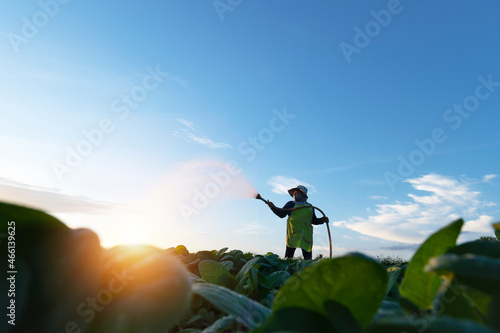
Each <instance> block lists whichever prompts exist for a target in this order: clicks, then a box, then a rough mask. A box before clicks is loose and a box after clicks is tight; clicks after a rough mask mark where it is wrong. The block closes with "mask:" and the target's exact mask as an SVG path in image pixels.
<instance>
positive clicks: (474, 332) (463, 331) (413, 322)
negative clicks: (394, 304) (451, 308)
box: [366, 316, 498, 333]
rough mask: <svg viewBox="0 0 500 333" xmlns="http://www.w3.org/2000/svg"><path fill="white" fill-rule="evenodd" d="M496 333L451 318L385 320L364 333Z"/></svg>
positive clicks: (477, 325) (480, 326)
mask: <svg viewBox="0 0 500 333" xmlns="http://www.w3.org/2000/svg"><path fill="white" fill-rule="evenodd" d="M402 332H406V333H422V332H425V333H443V332H453V333H498V332H497V331H495V330H493V329H491V328H489V327H486V326H483V325H480V324H478V323H475V322H473V321H469V320H459V319H454V318H451V317H446V316H440V317H428V318H411V317H410V318H408V317H395V318H386V319H383V320H380V321H377V322H375V323H374V324H373V325H372V326H370V327H369V328H368V330H367V331H366V333H402Z"/></svg>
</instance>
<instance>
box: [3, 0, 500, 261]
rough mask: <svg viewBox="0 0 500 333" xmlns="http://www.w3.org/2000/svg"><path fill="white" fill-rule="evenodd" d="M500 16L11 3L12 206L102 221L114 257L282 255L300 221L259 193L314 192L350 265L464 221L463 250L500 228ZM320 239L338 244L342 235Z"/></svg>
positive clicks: (337, 5)
mask: <svg viewBox="0 0 500 333" xmlns="http://www.w3.org/2000/svg"><path fill="white" fill-rule="evenodd" d="M4 6H6V5H4ZM499 9H500V5H499V4H498V3H497V2H495V1H483V2H481V5H480V6H479V5H477V4H474V3H472V2H460V3H456V2H452V1H440V2H438V3H437V2H431V1H410V0H406V1H403V0H402V1H394V0H390V1H370V2H368V1H364V2H360V1H357V2H348V1H335V2H331V1H317V2H315V3H314V4H312V3H310V2H306V1H273V2H264V1H260V2H250V1H245V0H241V1H236V0H235V1H227V0H221V1H205V2H194V1H193V2H190V1H161V2H160V1H147V2H143V3H139V2H127V3H124V2H118V1H108V2H106V3H100V2H95V1H92V2H88V1H87V2H79V1H67V3H66V2H65V1H61V2H59V1H56V0H46V1H44V0H42V1H39V2H37V1H25V2H22V3H11V4H9V5H8V7H7V6H6V7H5V8H3V10H2V11H0V18H1V19H0V61H1V63H2V66H1V67H0V75H1V78H2V79H1V80H0V94H1V98H0V115H1V119H2V121H1V122H0V151H1V154H0V199H1V200H4V201H11V202H18V203H22V204H26V205H30V206H34V207H39V208H42V209H44V210H47V211H48V212H50V213H52V214H54V215H55V216H57V217H59V218H60V219H61V220H63V221H64V222H65V223H66V224H68V225H69V226H71V227H74V228H91V229H92V230H94V231H96V232H97V233H98V235H99V237H100V239H101V242H102V243H103V244H104V245H105V246H111V245H114V244H122V243H150V244H154V245H157V246H159V247H170V246H176V245H178V244H184V245H186V246H187V247H188V249H189V250H191V251H198V250H205V249H208V250H210V249H220V248H223V247H229V248H237V249H242V250H244V251H252V252H256V253H266V252H268V251H272V252H275V253H278V254H280V255H282V254H283V253H284V247H285V231H286V228H285V221H284V220H280V219H279V218H278V217H276V216H274V214H272V212H271V211H270V210H269V209H268V208H267V207H266V206H265V205H264V204H263V203H262V202H260V201H257V200H250V199H248V197H249V196H250V195H251V193H253V191H259V192H260V193H261V194H262V196H263V197H264V198H266V199H270V200H271V201H273V202H274V203H275V204H276V205H279V206H281V205H284V204H285V203H286V202H287V201H288V200H289V196H288V194H286V192H285V190H286V189H287V188H289V187H291V186H295V185H298V184H303V185H306V186H308V188H309V194H310V195H309V201H310V202H311V203H312V204H314V205H315V206H318V207H319V208H321V209H322V210H323V211H324V212H325V213H326V214H327V215H328V216H329V218H330V221H331V230H332V238H333V247H334V255H341V254H344V253H346V252H349V251H361V252H364V253H366V254H368V255H373V256H375V255H379V254H385V255H399V256H401V257H409V256H410V255H411V254H412V253H413V251H414V250H415V248H416V246H417V244H420V243H421V242H422V241H423V240H424V239H425V238H426V237H427V236H428V235H429V234H430V233H432V232H434V231H436V230H437V229H439V228H440V227H442V226H444V225H446V224H448V223H449V222H451V221H452V220H454V219H456V218H459V217H462V218H464V219H465V220H466V221H467V223H466V225H465V227H464V232H463V233H462V236H461V238H460V241H467V240H471V239H476V238H478V237H480V236H483V235H493V233H492V231H491V226H490V224H491V223H492V222H496V221H499V220H500V210H499V206H498V204H499V203H500V178H499V177H498V175H499V174H500V172H499V171H498V165H499V163H498V162H499V148H500V147H499V143H500V132H499V131H498V124H500V112H499V108H500V63H499V62H498V59H500V47H499V46H500V45H499V44H500V41H499V40H498V33H497V32H498V31H499V30H500V22H499V21H498V19H497V14H496V13H498V11H499ZM235 170H236V171H235ZM214 175H215V176H214ZM214 177H215V178H214ZM217 177H218V178H217ZM227 177H229V178H227ZM228 179H229V182H226V180H228ZM214 184H215V185H214ZM214 186H215V187H214ZM207 191H208V192H207ZM210 191H212V192H210ZM200 193H201V194H200ZM207 193H208V194H207ZM195 206H196V207H195ZM315 245H316V246H315V248H314V249H313V252H314V253H315V254H317V253H323V254H326V253H327V252H328V239H327V235H326V228H325V227H324V226H318V227H316V228H315Z"/></svg>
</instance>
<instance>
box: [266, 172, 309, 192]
mask: <svg viewBox="0 0 500 333" xmlns="http://www.w3.org/2000/svg"><path fill="white" fill-rule="evenodd" d="M267 184H269V185H271V187H272V189H271V191H273V192H274V193H278V194H288V190H289V189H291V188H294V187H297V185H304V186H305V187H307V190H308V194H309V193H314V192H316V188H315V187H314V186H313V185H311V184H308V183H306V182H304V181H301V180H298V179H297V178H293V177H287V176H274V177H272V178H271V179H269V180H268V181H267Z"/></svg>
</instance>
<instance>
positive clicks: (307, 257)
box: [285, 246, 312, 260]
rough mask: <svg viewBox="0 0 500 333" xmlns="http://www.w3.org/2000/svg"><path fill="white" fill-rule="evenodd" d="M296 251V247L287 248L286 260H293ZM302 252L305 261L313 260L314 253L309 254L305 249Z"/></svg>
mask: <svg viewBox="0 0 500 333" xmlns="http://www.w3.org/2000/svg"><path fill="white" fill-rule="evenodd" d="M295 249H296V247H288V246H287V247H286V251H285V259H288V258H290V259H292V258H293V254H294V253H295ZM301 250H302V255H303V256H304V260H312V251H311V252H307V251H306V250H304V249H301Z"/></svg>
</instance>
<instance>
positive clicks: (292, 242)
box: [267, 185, 328, 260]
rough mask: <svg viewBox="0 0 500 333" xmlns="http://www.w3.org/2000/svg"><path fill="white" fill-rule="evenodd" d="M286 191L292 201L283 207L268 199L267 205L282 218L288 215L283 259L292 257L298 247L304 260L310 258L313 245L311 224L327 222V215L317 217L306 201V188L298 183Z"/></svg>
mask: <svg viewBox="0 0 500 333" xmlns="http://www.w3.org/2000/svg"><path fill="white" fill-rule="evenodd" d="M288 193H289V194H290V195H291V196H292V197H293V201H288V202H287V203H286V204H285V206H283V208H278V207H276V206H275V205H274V204H273V203H272V202H270V201H269V200H268V201H267V205H268V206H269V208H271V210H272V211H273V212H274V214H276V215H278V216H279V217H281V218H283V217H285V216H287V215H288V219H287V223H286V251H285V259H287V258H293V254H294V253H295V249H296V248H298V247H300V248H301V249H302V255H303V256H304V259H305V260H312V245H313V226H312V225H313V224H315V225H318V224H323V223H328V217H326V216H324V217H322V218H317V217H316V214H315V213H314V209H313V208H301V209H295V210H292V209H293V208H299V207H312V206H311V204H309V203H308V202H307V188H306V187H305V186H302V185H299V186H297V187H294V188H292V189H290V190H288Z"/></svg>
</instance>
